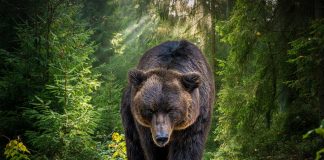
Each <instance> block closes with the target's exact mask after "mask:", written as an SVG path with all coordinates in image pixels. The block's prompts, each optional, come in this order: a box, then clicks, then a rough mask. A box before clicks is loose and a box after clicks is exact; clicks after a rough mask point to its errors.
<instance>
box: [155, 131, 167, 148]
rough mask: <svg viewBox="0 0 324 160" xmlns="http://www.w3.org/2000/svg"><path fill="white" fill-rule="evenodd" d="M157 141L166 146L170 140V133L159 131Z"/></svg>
mask: <svg viewBox="0 0 324 160" xmlns="http://www.w3.org/2000/svg"><path fill="white" fill-rule="evenodd" d="M155 141H156V142H157V143H159V145H161V146H164V145H165V144H166V143H167V142H168V141H169V135H168V134H167V133H165V132H161V133H157V135H156V137H155Z"/></svg>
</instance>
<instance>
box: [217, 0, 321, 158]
mask: <svg viewBox="0 0 324 160" xmlns="http://www.w3.org/2000/svg"><path fill="white" fill-rule="evenodd" d="M276 7H278V6H277V4H272V3H271V2H267V3H265V2H264V1H261V0H260V1H255V2H254V3H250V2H249V1H246V0H240V1H237V2H236V5H235V8H234V10H233V12H232V15H231V17H230V19H229V20H227V21H222V22H220V23H219V24H218V25H217V27H216V30H217V32H218V33H219V34H220V35H221V36H222V38H221V40H222V42H224V43H226V44H228V45H229V48H230V51H229V54H228V57H227V59H226V60H219V67H220V71H218V75H219V76H221V78H222V82H221V83H222V86H221V90H220V91H219V93H218V96H219V98H218V102H217V111H218V127H217V129H216V131H215V132H216V141H217V142H219V143H221V145H220V148H219V149H218V150H217V152H216V155H215V158H216V159H288V158H291V157H295V158H297V157H304V158H306V157H310V155H309V153H310V152H311V151H312V150H314V148H316V146H318V145H319V141H318V140H314V141H302V140H301V138H300V137H301V135H302V133H303V131H304V130H305V129H306V130H307V128H310V127H311V126H312V125H314V124H316V123H317V114H316V107H314V106H311V105H309V104H311V103H313V102H316V101H315V100H314V99H304V100H306V103H305V102H303V101H302V100H300V99H299V98H298V97H293V96H292V95H291V94H293V92H295V89H296V88H295V87H293V85H292V83H293V82H296V81H295V80H293V81H290V80H291V77H289V76H287V75H290V74H289V73H297V72H299V71H301V69H302V68H303V69H306V70H307V67H308V66H309V67H311V65H309V64H304V65H302V66H300V67H301V69H297V72H294V69H295V68H293V66H292V65H291V64H287V61H294V59H293V60H292V59H291V60H289V56H290V55H288V54H284V53H287V48H286V47H285V46H286V43H288V42H287V41H284V40H283V39H282V38H281V34H282V33H281V32H271V30H272V26H276V25H277V24H276V23H278V20H276V17H275V16H276V14H277V13H276V12H273V11H274V10H275V9H276ZM315 28H317V29H319V28H320V27H318V26H316V27H315ZM279 29H280V28H279ZM292 38H294V37H293V36H292ZM297 41H299V40H297ZM296 43H297V42H295V43H294V42H293V43H292V45H293V47H296V46H300V45H299V44H296ZM314 44H315V43H314ZM317 46H319V45H318V43H317V44H316V45H313V46H312V47H317ZM310 48H311V47H310ZM318 49H320V48H318ZM293 50H294V49H293ZM302 50H303V51H304V48H303V49H302ZM289 52H292V51H289ZM291 54H292V53H291ZM304 66H307V67H304ZM306 70H305V72H304V71H303V73H307V74H309V75H310V76H308V78H309V79H310V80H311V81H312V83H310V84H312V85H313V84H315V83H313V82H315V81H317V82H318V79H316V78H315V77H312V76H314V75H315V73H314V72H313V73H312V72H307V71H306ZM297 75H298V76H299V75H300V74H299V73H297ZM287 81H289V82H291V83H290V85H287ZM306 84H307V83H306ZM300 87H302V88H305V89H307V87H306V86H305V83H304V82H302V83H300ZM315 90H316V89H315V88H313V91H315ZM300 94H302V92H300ZM313 95H314V94H313ZM302 102H303V103H302ZM291 148H294V150H291ZM293 159H294V158H293Z"/></svg>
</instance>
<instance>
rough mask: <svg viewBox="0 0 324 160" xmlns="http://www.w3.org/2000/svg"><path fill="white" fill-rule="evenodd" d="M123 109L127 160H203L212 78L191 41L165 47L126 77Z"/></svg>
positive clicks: (148, 55) (151, 52) (145, 57)
mask: <svg viewBox="0 0 324 160" xmlns="http://www.w3.org/2000/svg"><path fill="white" fill-rule="evenodd" d="M128 80H129V83H128V86H127V87H126V89H125V91H124V94H123V98H122V105H121V114H122V122H123V126H124V129H125V137H126V147H127V157H128V159H129V160H200V159H201V158H202V154H203V149H204V144H205V141H206V137H207V134H208V131H209V128H210V123H211V113H212V105H213V101H214V96H215V95H214V94H215V93H214V92H215V86H214V79H213V73H212V71H211V69H210V68H209V66H208V64H207V61H206V59H205V58H204V56H203V55H202V53H201V51H200V50H199V49H198V48H197V47H196V46H195V45H194V44H192V43H190V42H188V41H185V40H183V41H170V42H165V43H162V44H160V45H158V46H156V47H154V48H152V49H150V50H149V51H147V52H146V53H145V54H144V55H143V56H142V58H141V60H140V62H139V64H138V66H137V68H136V69H135V70H132V71H129V73H128Z"/></svg>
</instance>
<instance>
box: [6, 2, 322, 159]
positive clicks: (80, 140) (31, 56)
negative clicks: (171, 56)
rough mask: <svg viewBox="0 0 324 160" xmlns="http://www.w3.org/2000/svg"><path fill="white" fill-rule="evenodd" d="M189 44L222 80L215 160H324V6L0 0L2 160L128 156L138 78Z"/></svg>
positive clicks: (213, 136) (209, 147) (210, 154)
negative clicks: (125, 121)
mask: <svg viewBox="0 0 324 160" xmlns="http://www.w3.org/2000/svg"><path fill="white" fill-rule="evenodd" d="M182 39H186V40H188V41H190V42H192V43H194V44H196V45H197V46H198V47H199V48H200V49H201V50H202V51H203V53H204V55H205V57H206V58H207V59H208V61H209V64H210V66H211V68H212V69H213V72H214V76H215V85H216V97H215V98H216V102H215V104H214V109H213V121H212V126H211V130H210V132H209V135H208V140H207V144H206V146H205V152H204V159H205V160H210V159H212V160H263V159H264V160H266V159H269V160H313V159H316V160H320V159H324V1H323V0H46V1H44V0H24V1H22V0H0V159H8V160H28V159H36V160H47V159H50V160H52V159H53V160H54V159H55V160H61V159H62V160H85V159H88V160H96V159H98V160H125V159H127V157H126V146H125V145H126V144H125V138H124V134H123V132H124V130H123V128H122V125H121V117H120V101H121V95H122V91H123V88H124V87H125V86H126V84H127V72H128V70H130V69H132V68H135V67H136V65H137V63H138V60H139V58H140V57H141V55H142V54H143V53H145V51H146V50H148V49H149V48H151V47H153V46H156V45H158V44H160V43H162V42H165V41H170V40H182Z"/></svg>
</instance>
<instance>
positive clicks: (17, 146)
mask: <svg viewBox="0 0 324 160" xmlns="http://www.w3.org/2000/svg"><path fill="white" fill-rule="evenodd" d="M28 154H30V152H29V150H28V149H27V147H26V146H25V145H24V144H23V143H22V141H21V139H20V138H19V137H18V138H17V139H14V140H10V141H9V143H8V144H7V145H6V148H5V152H4V155H5V156H6V159H9V160H24V159H25V160H26V159H27V160H29V158H28Z"/></svg>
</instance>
